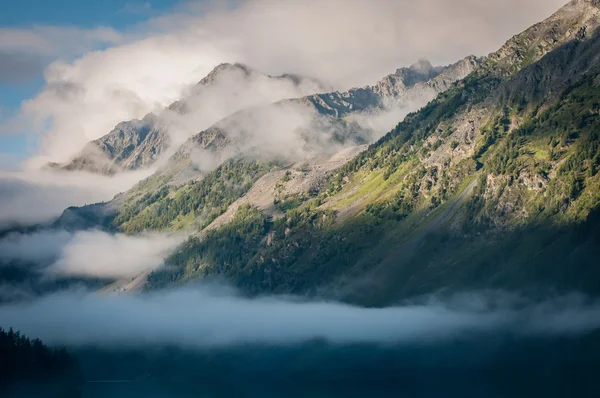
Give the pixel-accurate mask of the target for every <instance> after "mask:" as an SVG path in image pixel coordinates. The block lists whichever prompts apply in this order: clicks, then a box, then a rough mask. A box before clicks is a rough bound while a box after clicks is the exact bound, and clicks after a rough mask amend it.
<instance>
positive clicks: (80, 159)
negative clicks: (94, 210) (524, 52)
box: [54, 57, 480, 174]
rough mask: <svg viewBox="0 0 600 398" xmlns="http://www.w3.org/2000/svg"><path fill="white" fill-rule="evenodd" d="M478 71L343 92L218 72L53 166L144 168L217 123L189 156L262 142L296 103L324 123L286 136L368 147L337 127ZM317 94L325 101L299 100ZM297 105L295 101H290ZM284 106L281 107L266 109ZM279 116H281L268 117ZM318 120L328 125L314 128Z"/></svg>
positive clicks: (407, 71) (418, 76) (413, 101)
mask: <svg viewBox="0 0 600 398" xmlns="http://www.w3.org/2000/svg"><path fill="white" fill-rule="evenodd" d="M479 63H480V60H478V59H477V58H475V57H468V58H466V59H464V60H462V61H460V62H458V63H457V64H454V65H451V66H449V67H433V66H432V65H431V64H430V63H429V62H428V61H426V60H421V61H419V62H417V63H416V64H414V65H412V66H411V67H409V68H400V69H398V70H397V71H396V73H394V74H392V75H389V76H386V77H385V78H384V79H382V80H381V81H379V82H378V83H376V84H375V85H373V86H367V87H363V88H356V89H351V90H349V91H348V92H337V91H335V92H331V91H330V88H329V87H327V86H326V85H325V84H324V83H321V82H319V81H317V80H314V79H308V78H305V77H302V76H297V75H290V74H284V75H281V76H268V75H265V74H262V73H260V72H257V71H256V70H254V69H251V68H250V67H248V66H246V65H243V64H233V65H232V64H221V65H219V66H217V67H216V68H215V69H214V70H213V71H212V72H210V73H209V74H208V75H207V76H206V77H205V78H204V79H202V80H201V81H200V82H199V83H198V84H197V85H196V86H194V87H193V88H192V89H191V92H190V93H189V94H188V95H187V97H186V98H184V99H182V100H180V101H177V102H175V103H173V104H171V105H170V106H169V107H168V108H167V109H166V110H165V111H163V113H162V114H161V115H155V114H152V113H150V114H148V115H146V117H144V118H143V119H142V120H131V121H127V122H122V123H119V124H118V125H117V126H116V127H115V129H114V130H113V131H111V132H110V133H109V134H107V135H106V136H104V137H102V138H100V139H98V140H95V141H93V142H91V143H90V144H88V145H87V146H86V147H85V148H84V149H83V151H82V153H81V154H80V155H78V156H77V157H75V158H74V159H73V160H72V161H71V162H69V163H68V164H66V165H54V166H55V167H59V168H62V169H64V170H87V171H93V172H101V173H107V174H113V173H115V172H118V171H123V170H134V169H138V168H144V167H148V166H150V165H152V164H153V163H154V162H156V161H157V160H158V159H159V158H160V157H161V156H162V155H163V154H165V152H166V151H167V150H168V149H169V148H171V149H174V148H176V147H177V145H178V143H180V142H181V140H182V139H183V138H184V137H186V136H191V135H192V133H191V132H193V131H194V130H202V126H203V125H206V124H207V123H211V121H214V122H216V123H215V124H214V125H213V126H211V127H209V128H208V129H207V130H206V131H201V132H200V133H198V134H197V135H196V136H194V137H192V138H191V139H190V140H189V142H188V144H187V147H188V148H189V147H190V146H193V144H192V143H193V142H198V143H200V147H201V148H203V147H204V146H203V145H202V143H203V142H206V141H207V139H206V137H207V136H208V137H215V136H219V137H221V136H224V134H228V135H230V136H234V137H235V136H237V137H240V138H243V139H247V137H248V136H250V135H256V134H257V133H258V134H261V135H264V133H263V131H261V130H264V129H265V127H263V126H262V125H261V121H260V119H268V120H266V121H265V123H268V124H270V125H272V124H274V121H273V120H271V119H273V118H274V117H276V118H278V119H281V118H285V117H288V114H289V113H297V112H296V109H286V110H284V111H283V112H280V108H281V107H284V106H286V107H288V108H289V107H293V106H296V107H297V104H298V103H301V104H302V105H303V106H309V107H310V108H311V109H310V110H306V109H299V110H298V112H299V113H302V114H303V115H302V116H301V117H299V118H297V119H302V121H304V120H305V119H311V122H312V121H315V122H317V123H319V122H321V126H318V125H315V124H312V123H311V124H305V123H304V124H303V123H301V122H300V121H299V122H298V123H296V125H291V124H289V126H288V125H286V126H285V127H284V128H286V129H292V130H298V129H302V128H305V129H312V130H322V129H323V128H324V127H325V126H322V124H323V123H324V124H326V125H327V126H326V127H325V128H327V129H328V130H329V131H332V130H336V133H335V135H336V137H335V138H336V139H337V140H340V139H341V140H342V141H343V139H342V138H345V137H342V136H343V135H344V134H347V133H348V131H350V130H352V129H353V130H354V134H353V135H352V137H351V138H352V139H354V140H355V141H362V142H368V141H370V140H372V135H373V132H372V129H370V128H364V126H363V127H362V128H361V126H350V127H349V126H348V125H347V123H342V124H341V125H340V123H339V120H338V119H341V118H343V117H346V116H348V115H349V114H360V113H363V114H366V113H369V112H375V111H383V110H385V109H388V108H399V109H403V110H404V113H407V112H408V111H409V110H414V109H417V108H418V107H420V106H422V105H424V104H426V103H427V102H429V101H430V100H431V99H433V98H434V97H435V95H437V94H438V93H439V92H442V91H444V90H446V89H448V87H449V86H450V85H451V84H452V83H453V82H455V81H457V80H459V79H461V78H464V77H465V76H466V75H468V74H469V73H471V72H472V71H473V70H474V69H475V68H476V67H477V65H478V64H479ZM318 92H327V94H313V95H309V96H303V94H306V93H318ZM294 97H300V99H298V100H290V99H287V98H294ZM282 98H283V100H282V101H280V102H279V103H278V104H274V105H271V106H270V107H269V106H266V105H267V104H268V103H270V102H275V101H276V100H277V99H282ZM278 107H279V108H278ZM310 111H314V112H316V115H314V117H311V116H309V115H305V114H306V113H307V112H310ZM265 113H268V114H267V115H265ZM280 113H285V114H282V115H277V116H272V115H271V114H280ZM230 114H231V116H229V115H230ZM318 117H324V118H329V120H326V119H323V120H319V121H317V118H318ZM218 118H221V120H218ZM290 119H291V118H290ZM312 119H314V120H312ZM256 120H259V121H258V123H254V124H253V121H256ZM275 123H276V121H275ZM359 129H360V130H361V131H358V130H359ZM228 130H233V131H228ZM379 134H381V133H379ZM238 144H240V143H238ZM240 145H243V144H240ZM260 145H262V143H261V144H260ZM183 149H184V150H185V146H184V148H183ZM259 150H260V149H259ZM172 152H173V151H172Z"/></svg>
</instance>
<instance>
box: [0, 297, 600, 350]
mask: <svg viewBox="0 0 600 398" xmlns="http://www.w3.org/2000/svg"><path fill="white" fill-rule="evenodd" d="M499 297H500V300H498V295H497V294H496V295H492V296H491V297H490V296H488V295H486V294H471V295H468V300H469V301H467V302H465V301H461V300H464V298H462V299H461V298H459V299H456V298H450V299H447V300H443V301H442V300H435V299H432V300H429V301H425V302H421V303H412V304H411V303H407V304H405V305H398V306H395V307H389V308H361V307H353V306H350V305H346V304H342V303H337V302H322V301H307V300H304V299H300V298H293V297H263V298H256V299H247V298H243V297H239V296H236V295H235V294H232V292H231V291H228V290H226V291H221V290H218V289H217V290H215V289H214V288H208V287H206V286H203V287H199V288H196V289H192V288H185V289H179V290H175V291H167V292H158V293H153V294H148V295H143V296H101V295H98V294H86V293H72V292H63V293H60V294H55V295H52V296H47V297H43V298H40V299H37V300H34V301H29V302H27V303H19V304H11V305H4V306H0V326H3V327H8V326H12V327H15V328H17V329H19V330H20V331H21V332H23V333H25V334H28V335H31V336H36V337H39V338H41V339H43V340H44V341H45V342H47V343H49V344H60V345H63V344H64V345H74V346H77V345H82V344H88V345H90V344H92V345H93V344H99V345H108V346H111V345H112V346H120V347H122V346H123V345H140V346H143V345H145V344H165V345H176V346H183V347H214V346H231V345H236V344H271V345H287V344H296V343H302V342H306V341H311V340H314V339H324V340H326V341H328V342H331V343H334V344H355V343H374V344H394V343H408V344H411V343H412V344H415V343H417V344H419V343H430V342H435V341H447V340H451V339H454V338H465V337H473V336H479V335H481V334H485V333H497V334H498V335H500V334H502V333H507V332H508V333H513V334H515V335H516V336H534V337H535V336H540V335H545V336H556V335H558V336H564V335H577V334H584V333H589V332H592V331H595V330H598V328H599V327H600V306H599V304H598V303H597V302H590V301H586V300H585V299H583V298H582V297H578V296H570V297H559V298H555V299H550V300H547V301H544V302H542V303H536V302H532V301H528V300H523V299H518V300H516V302H515V297H514V296H507V295H505V294H501V295H500V296H499ZM473 301H474V302H479V303H480V304H481V305H479V306H474V305H473V304H472V302H473ZM65 325H69V326H68V328H65Z"/></svg>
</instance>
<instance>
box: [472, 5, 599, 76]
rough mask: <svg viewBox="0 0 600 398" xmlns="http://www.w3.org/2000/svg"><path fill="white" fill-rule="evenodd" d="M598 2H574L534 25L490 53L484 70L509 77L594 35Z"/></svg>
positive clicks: (596, 24)
mask: <svg viewBox="0 0 600 398" xmlns="http://www.w3.org/2000/svg"><path fill="white" fill-rule="evenodd" d="M599 17H600V6H599V3H598V1H597V0H574V1H571V2H569V3H568V4H567V5H565V6H564V7H562V8H561V9H559V10H558V11H557V12H556V13H554V14H553V15H552V16H551V17H550V18H548V19H546V20H544V21H542V22H540V23H537V24H535V25H533V26H532V27H531V28H529V29H527V30H526V31H524V32H523V33H520V34H518V35H516V36H514V37H513V38H511V39H510V40H508V41H507V42H506V44H504V46H502V48H500V49H499V50H498V51H496V52H495V53H493V54H491V55H490V56H489V57H488V59H487V61H486V64H485V67H484V69H485V70H488V71H491V72H492V73H494V74H499V75H510V74H512V73H515V72H516V71H518V70H520V69H521V68H523V67H525V66H527V65H529V64H531V63H533V62H535V61H537V60H538V59H540V58H541V57H542V56H544V55H545V54H547V53H548V52H550V51H552V50H553V49H555V48H557V47H558V46H560V45H562V44H564V43H567V42H569V41H570V40H573V39H576V40H579V39H582V38H585V37H586V35H589V34H591V33H592V32H593V31H594V30H595V29H596V28H597V27H598V26H599V24H600V19H599Z"/></svg>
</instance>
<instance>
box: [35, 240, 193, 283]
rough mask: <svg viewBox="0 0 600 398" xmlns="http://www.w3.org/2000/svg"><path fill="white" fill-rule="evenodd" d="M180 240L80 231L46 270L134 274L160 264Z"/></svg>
mask: <svg viewBox="0 0 600 398" xmlns="http://www.w3.org/2000/svg"><path fill="white" fill-rule="evenodd" d="M181 242H182V238H181V237H177V236H165V235H159V234H149V235H140V236H128V235H124V234H116V235H111V234H108V233H106V232H102V231H80V232H77V233H76V234H75V235H74V236H73V239H72V240H71V241H70V242H69V243H68V244H67V245H66V246H65V247H64V248H63V249H62V252H61V255H60V258H59V259H58V260H57V261H56V262H55V263H54V264H53V265H52V266H50V267H49V268H48V270H47V271H48V272H49V273H51V274H57V275H69V276H94V277H102V278H115V279H118V278H122V277H134V276H136V275H139V274H140V273H142V272H144V271H149V270H152V269H155V268H157V267H158V266H160V265H161V264H162V263H163V260H164V258H165V257H166V256H167V255H168V254H169V253H170V251H171V250H173V249H174V248H175V247H176V246H178V245H179V244H180V243H181Z"/></svg>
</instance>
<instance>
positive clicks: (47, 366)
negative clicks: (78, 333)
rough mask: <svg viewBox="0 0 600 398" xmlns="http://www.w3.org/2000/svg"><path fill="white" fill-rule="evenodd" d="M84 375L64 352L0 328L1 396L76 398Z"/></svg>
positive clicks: (71, 357) (75, 362)
mask: <svg viewBox="0 0 600 398" xmlns="http://www.w3.org/2000/svg"><path fill="white" fill-rule="evenodd" d="M82 383H83V375H82V373H81V370H80V368H79V363H78V361H77V360H76V359H75V358H74V357H73V356H71V355H70V354H69V353H68V352H67V351H66V350H65V349H51V348H49V347H47V346H46V345H44V344H43V343H42V342H41V341H40V340H39V339H34V340H31V339H29V338H27V337H25V336H23V335H21V333H20V332H18V331H17V332H15V331H13V330H12V329H10V330H8V331H5V330H3V329H1V328H0V396H3V397H5V396H7V397H12V396H15V397H17V396H20V397H27V396H34V395H35V394H38V395H37V396H47V397H54V396H56V397H59V396H60V397H78V396H79V395H80V392H81V387H82Z"/></svg>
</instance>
